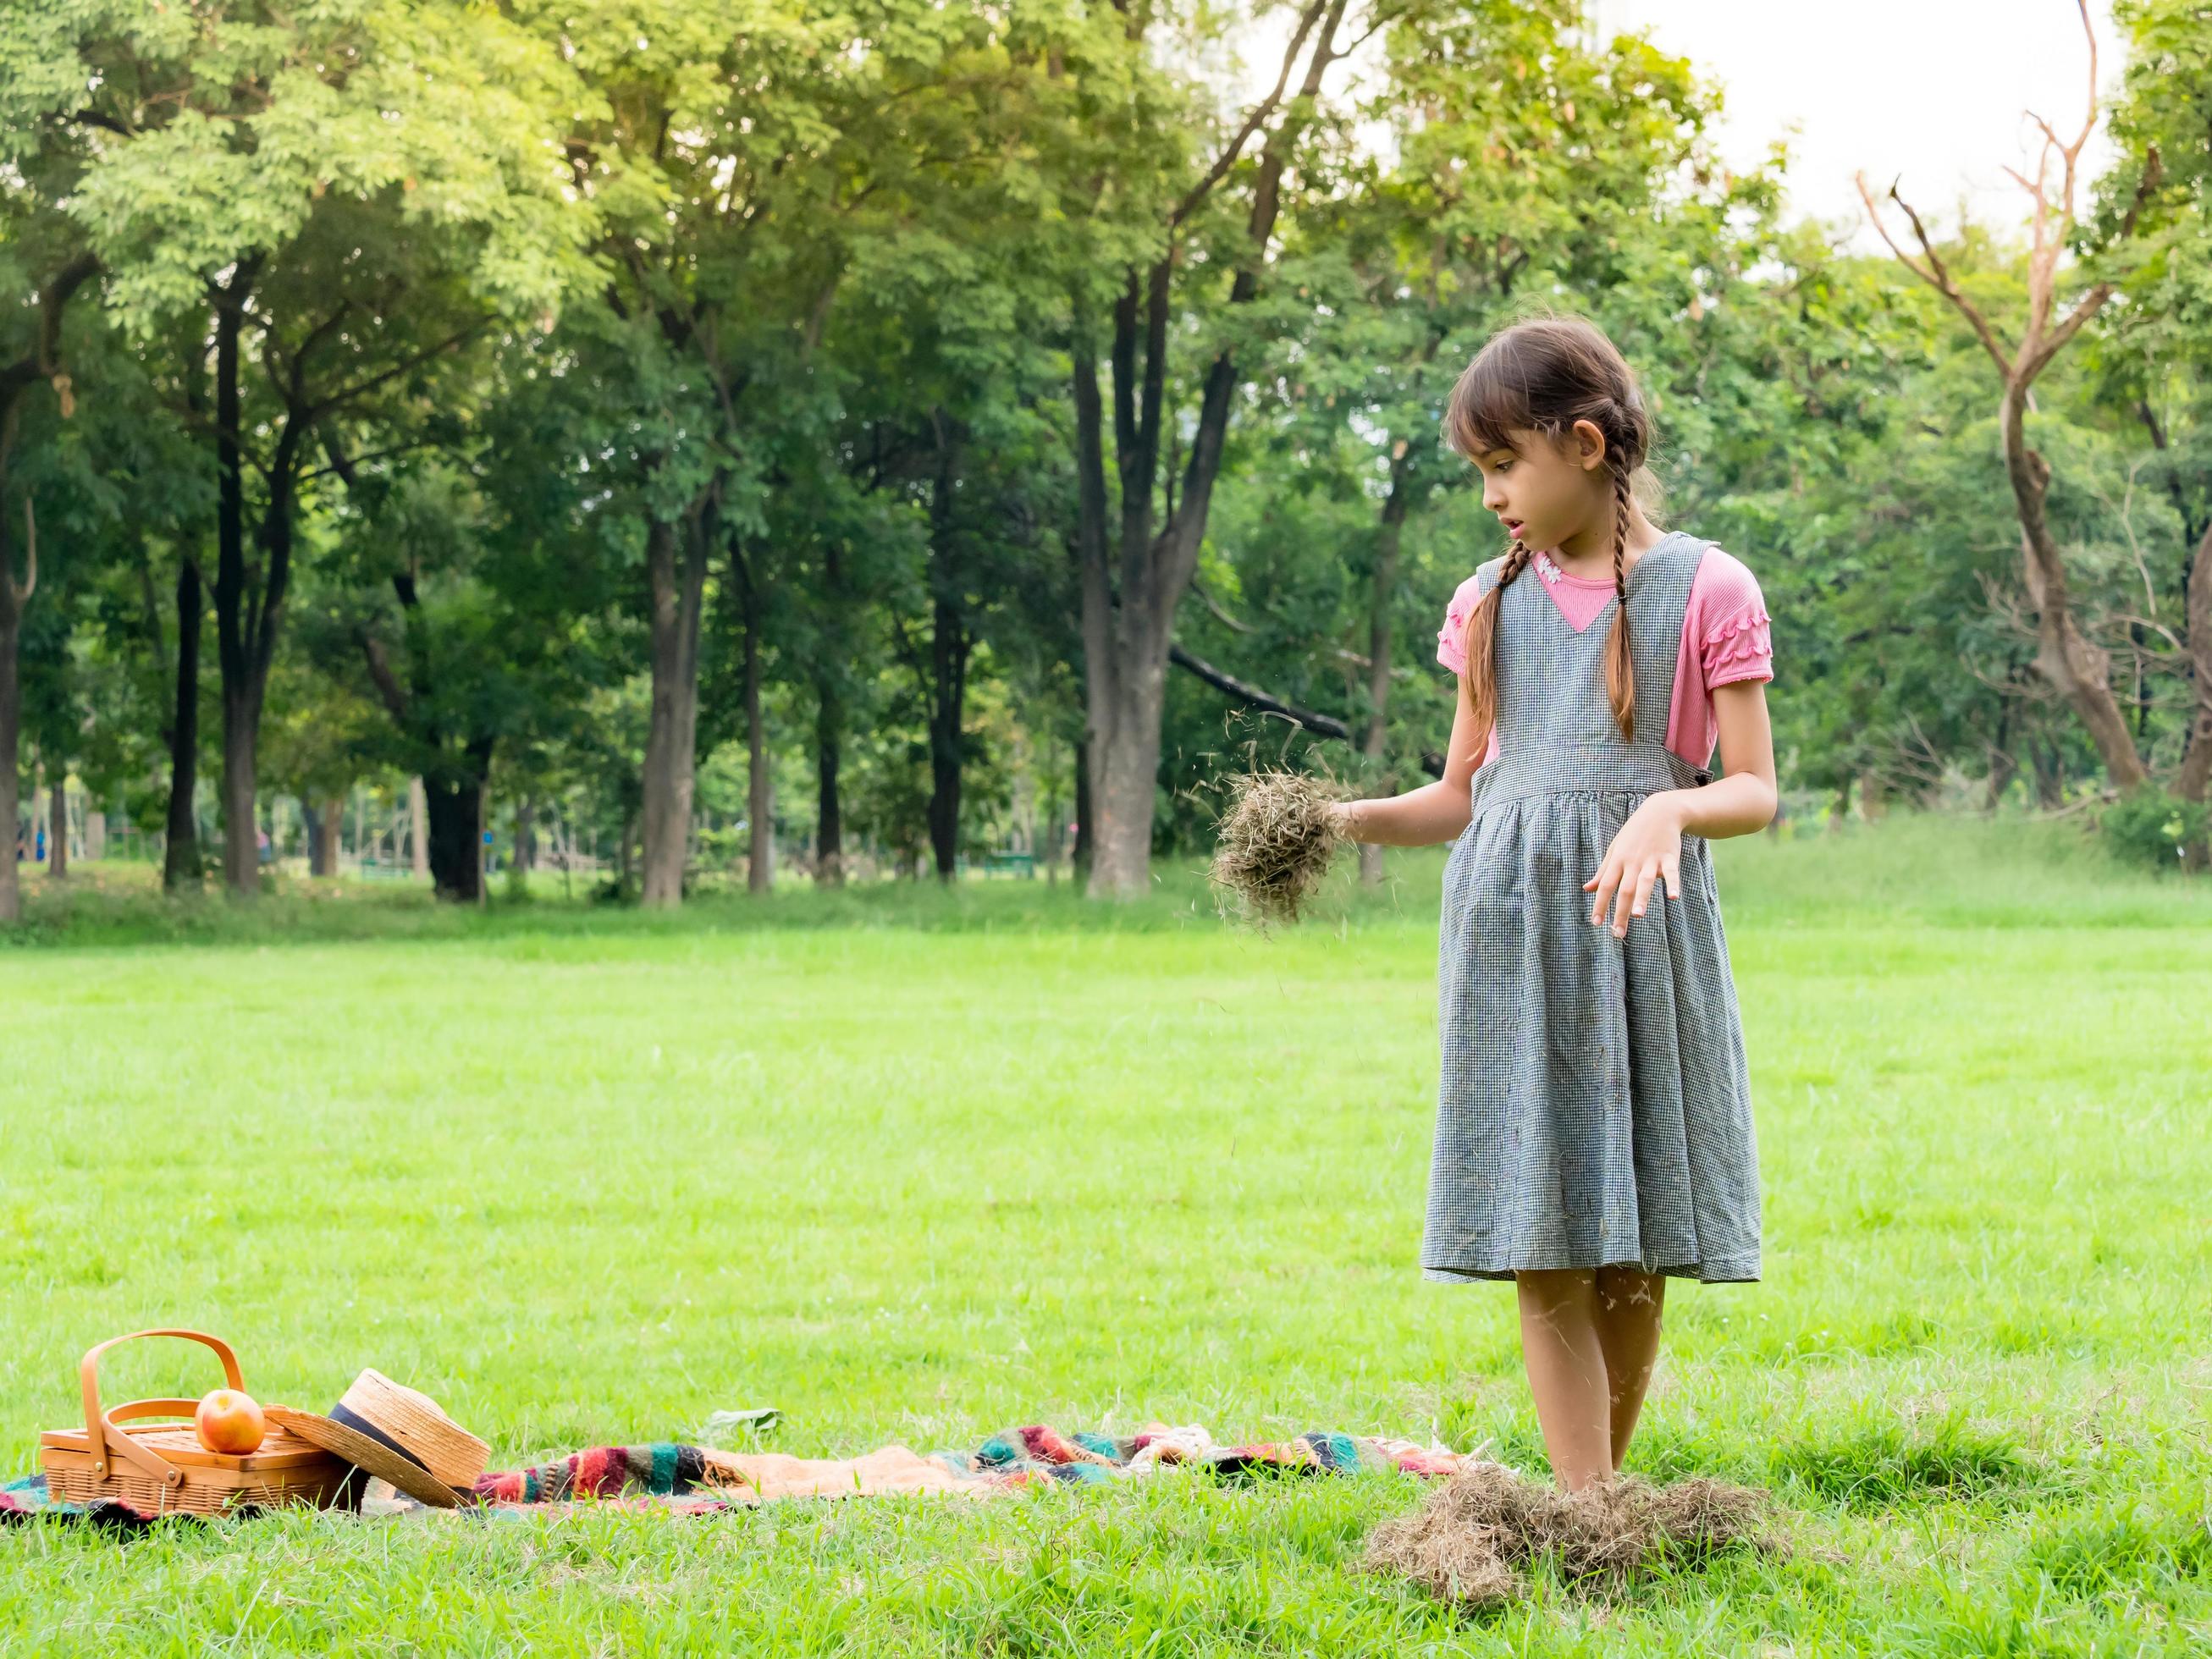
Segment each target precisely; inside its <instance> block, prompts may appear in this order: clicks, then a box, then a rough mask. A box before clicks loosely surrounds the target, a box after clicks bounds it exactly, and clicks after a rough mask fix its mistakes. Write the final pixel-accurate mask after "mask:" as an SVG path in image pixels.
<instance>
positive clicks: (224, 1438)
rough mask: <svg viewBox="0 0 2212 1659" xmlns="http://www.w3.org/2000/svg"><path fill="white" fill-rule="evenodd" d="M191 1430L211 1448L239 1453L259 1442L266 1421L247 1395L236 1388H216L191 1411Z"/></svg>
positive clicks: (246, 1450) (267, 1425)
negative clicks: (194, 1410)
mask: <svg viewBox="0 0 2212 1659" xmlns="http://www.w3.org/2000/svg"><path fill="white" fill-rule="evenodd" d="M192 1431H193V1432H194V1433H196V1434H197V1435H198V1436H199V1437H200V1444H202V1445H203V1446H205V1447H206V1448H207V1449H209V1450H210V1451H211V1452H229V1453H231V1454H232V1455H242V1454H244V1453H246V1452H250V1451H252V1450H255V1449H257V1448H258V1447H259V1446H260V1444H261V1437H262V1436H263V1435H264V1434H266V1433H268V1432H269V1422H268V1419H266V1418H264V1417H263V1416H262V1414H261V1407H259V1406H258V1405H256V1404H255V1403H254V1402H253V1401H252V1398H251V1397H250V1396H248V1395H243V1394H240V1392H239V1391H238V1390H237V1389H215V1390H213V1391H212V1392H210V1394H209V1395H207V1396H206V1398H204V1399H203V1400H202V1401H200V1405H199V1409H198V1410H197V1411H196V1412H194V1413H192Z"/></svg>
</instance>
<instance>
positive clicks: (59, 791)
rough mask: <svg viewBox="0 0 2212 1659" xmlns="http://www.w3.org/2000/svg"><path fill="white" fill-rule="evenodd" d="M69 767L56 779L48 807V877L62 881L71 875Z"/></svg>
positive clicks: (62, 770) (51, 879) (63, 769)
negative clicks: (50, 803)
mask: <svg viewBox="0 0 2212 1659" xmlns="http://www.w3.org/2000/svg"><path fill="white" fill-rule="evenodd" d="M68 778H69V769H68V768H67V767H66V766H64V767H63V768H62V769H61V771H60V774H59V775H58V776H57V777H56V778H55V779H54V787H53V796H52V805H51V806H49V807H48V808H47V809H46V819H47V824H46V879H47V880H48V881H61V880H64V879H65V878H67V877H68V875H69V831H70V823H69V783H68V781H67V780H68Z"/></svg>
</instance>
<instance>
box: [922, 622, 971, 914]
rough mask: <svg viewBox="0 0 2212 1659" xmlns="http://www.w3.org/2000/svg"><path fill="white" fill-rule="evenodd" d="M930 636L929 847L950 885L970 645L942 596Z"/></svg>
mask: <svg viewBox="0 0 2212 1659" xmlns="http://www.w3.org/2000/svg"><path fill="white" fill-rule="evenodd" d="M931 632H932V636H933V637H932V639H931V642H930V670H931V678H932V681H933V685H932V688H931V693H930V708H929V844H930V848H931V850H932V851H933V853H934V854H936V857H937V878H938V879H939V881H946V882H949V881H951V879H952V878H953V877H954V875H955V874H956V873H957V866H958V862H959V857H960V775H961V763H962V762H963V759H964V758H965V755H964V752H963V751H964V750H965V747H966V738H965V736H964V734H963V732H962V729H961V727H962V720H963V716H964V715H965V714H966V713H967V708H968V660H969V656H970V655H971V654H972V653H973V652H974V649H975V641H974V640H973V639H972V638H970V637H969V633H968V630H967V629H966V628H964V627H963V625H962V623H961V620H960V610H959V606H958V605H957V604H955V603H954V602H953V601H952V600H951V599H950V598H948V597H946V596H944V595H941V594H940V595H939V598H938V600H937V603H936V607H935V614H934V616H933V618H932V620H931Z"/></svg>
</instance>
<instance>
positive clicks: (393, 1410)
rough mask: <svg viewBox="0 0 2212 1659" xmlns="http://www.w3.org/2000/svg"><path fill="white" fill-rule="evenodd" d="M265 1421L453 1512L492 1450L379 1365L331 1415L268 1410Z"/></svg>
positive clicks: (278, 1408) (355, 1383)
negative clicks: (384, 1372)
mask: <svg viewBox="0 0 2212 1659" xmlns="http://www.w3.org/2000/svg"><path fill="white" fill-rule="evenodd" d="M265 1409H266V1411H267V1413H268V1415H269V1418H270V1421H271V1422H274V1423H276V1424H277V1425H280V1426H282V1427H283V1428H285V1429H289V1431H291V1432H292V1433H294V1434H296V1435H298V1436H299V1437H300V1438H301V1439H302V1440H307V1441H311V1442H313V1443H314V1444H316V1445H318V1446H320V1447H321V1448H322V1449H324V1450H325V1451H331V1452H336V1453H337V1455H339V1456H340V1457H343V1458H344V1459H345V1461H346V1462H349V1463H350V1464H352V1465H353V1466H354V1467H355V1468H358V1469H363V1470H366V1471H367V1472H368V1474H374V1475H380V1476H382V1477H383V1478H384V1479H385V1480H389V1481H390V1482H391V1483H392V1485H393V1486H397V1487H398V1489H399V1490H400V1491H401V1492H405V1493H406V1494H407V1495H408V1496H409V1497H410V1498H420V1499H421V1500H422V1502H423V1503H425V1504H435V1506H436V1507H438V1508H439V1509H442V1510H450V1509H453V1508H456V1507H458V1506H459V1504H460V1502H461V1500H462V1499H463V1498H467V1497H469V1496H470V1492H469V1489H470V1488H471V1486H474V1485H475V1484H476V1480H477V1476H478V1475H480V1474H483V1472H484V1466H485V1465H486V1464H487V1463H489V1462H490V1461H491V1448H490V1447H489V1446H487V1445H486V1444H484V1443H483V1441H481V1440H479V1439H477V1437H476V1436H474V1435H472V1434H471V1433H470V1432H469V1431H467V1430H466V1429H465V1428H463V1427H462V1426H461V1425H459V1424H458V1423H456V1422H454V1421H453V1419H452V1418H450V1417H448V1416H447V1415H446V1413H444V1412H442V1411H441V1410H439V1409H438V1402H437V1401H435V1400H433V1399H431V1398H430V1396H429V1395H425V1394H417V1393H416V1391H415V1390H414V1389H410V1388H408V1387H406V1386H404V1384H402V1383H394V1382H393V1381H392V1379H391V1378H390V1377H388V1376H385V1375H384V1374H383V1373H382V1372H381V1371H374V1370H364V1371H363V1372H362V1374H361V1375H360V1376H356V1378H354V1380H353V1386H352V1387H351V1388H349V1389H347V1390H346V1391H345V1394H344V1396H343V1398H342V1399H340V1400H339V1401H338V1403H337V1405H335V1406H333V1407H331V1414H330V1415H329V1416H328V1417H319V1416H317V1415H316V1414H315V1413H313V1412H301V1411H294V1410H293V1409H292V1408H291V1407H289V1406H270V1407H266V1408H265Z"/></svg>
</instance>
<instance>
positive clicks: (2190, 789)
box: [2173, 526, 2212, 871]
mask: <svg viewBox="0 0 2212 1659" xmlns="http://www.w3.org/2000/svg"><path fill="white" fill-rule="evenodd" d="M2182 603H2183V607H2184V610H2185V613H2186V615H2187V617H2188V628H2187V637H2188V641H2189V678H2190V684H2191V693H2192V696H2191V713H2190V724H2189V741H2188V743H2187V744H2185V746H2184V747H2183V749H2182V751H2181V766H2180V769H2179V770H2178V771H2177V772H2176V773H2175V774H2174V778H2173V793H2175V794H2177V795H2179V796H2180V797H2181V798H2182V799H2184V800H2191V801H2196V802H2198V803H2200V804H2202V803H2203V800H2204V799H2205V795H2206V793H2207V787H2208V785H2212V526H2206V528H2205V531H2204V533H2203V537H2202V538H2200V539H2199V540H2198V542H2197V550H2196V551H2195V552H2194V553H2193V554H2192V555H2191V557H2190V562H2189V580H2188V586H2186V587H2185V588H2184V589H2183V600H2182ZM2181 856H2182V865H2183V867H2184V868H2185V869H2188V870H2191V871H2197V870H2203V869H2206V868H2208V867H2212V842H2208V841H2207V838H2206V837H2204V836H2197V837H2196V838H2194V839H2193V840H2191V841H2190V842H2186V843H2185V844H2184V845H2183V847H2182V849H2181Z"/></svg>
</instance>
